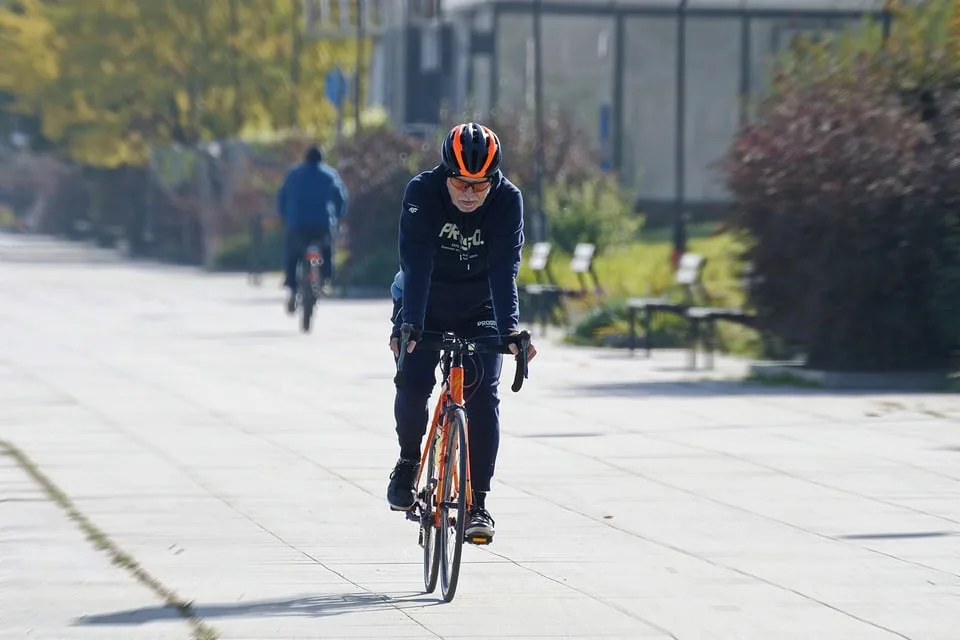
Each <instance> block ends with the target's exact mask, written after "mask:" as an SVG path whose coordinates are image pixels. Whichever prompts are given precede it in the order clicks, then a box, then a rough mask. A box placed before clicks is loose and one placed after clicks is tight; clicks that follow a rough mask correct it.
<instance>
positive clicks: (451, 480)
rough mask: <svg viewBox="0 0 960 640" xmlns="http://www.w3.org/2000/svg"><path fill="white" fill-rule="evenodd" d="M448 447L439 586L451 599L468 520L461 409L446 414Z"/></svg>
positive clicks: (443, 472) (464, 428)
mask: <svg viewBox="0 0 960 640" xmlns="http://www.w3.org/2000/svg"><path fill="white" fill-rule="evenodd" d="M446 419H447V425H446V427H447V433H448V434H449V436H448V438H447V451H446V455H445V456H444V458H443V468H442V469H441V475H442V477H443V502H442V503H441V506H440V534H441V535H440V541H441V545H440V546H441V549H442V554H441V556H440V569H441V571H440V590H441V592H442V593H443V599H444V601H445V602H450V601H451V600H453V596H454V595H455V594H456V592H457V583H458V582H459V579H460V558H461V556H462V554H463V539H464V529H465V528H466V524H467V523H466V520H467V417H466V415H465V414H464V413H463V409H454V410H453V411H451V412H450V413H449V414H447V418H446Z"/></svg>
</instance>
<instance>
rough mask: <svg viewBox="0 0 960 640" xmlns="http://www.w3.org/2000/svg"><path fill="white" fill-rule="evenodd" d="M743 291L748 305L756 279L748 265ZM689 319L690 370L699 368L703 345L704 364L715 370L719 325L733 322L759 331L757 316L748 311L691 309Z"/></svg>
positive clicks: (688, 314)
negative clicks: (699, 349) (700, 350)
mask: <svg viewBox="0 0 960 640" xmlns="http://www.w3.org/2000/svg"><path fill="white" fill-rule="evenodd" d="M741 283H742V286H743V290H744V292H745V293H746V299H747V305H749V304H750V300H751V298H752V295H751V294H752V291H753V286H754V284H755V283H756V277H755V276H754V273H753V268H752V267H751V266H750V265H748V266H747V267H746V269H745V270H744V273H743V274H742V277H741ZM687 318H688V320H689V321H690V368H691V369H695V368H696V366H697V347H698V346H699V345H700V344H701V343H702V346H703V351H704V364H705V365H706V368H707V369H713V355H714V352H715V351H716V349H717V323H718V322H731V323H734V324H739V325H743V326H745V327H750V328H752V329H757V316H756V314H754V313H751V312H749V311H747V310H746V309H735V308H722V307H690V308H689V309H687Z"/></svg>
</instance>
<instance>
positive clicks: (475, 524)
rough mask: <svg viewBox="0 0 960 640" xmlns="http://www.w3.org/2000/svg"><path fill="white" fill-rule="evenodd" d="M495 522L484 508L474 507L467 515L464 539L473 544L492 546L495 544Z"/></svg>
mask: <svg viewBox="0 0 960 640" xmlns="http://www.w3.org/2000/svg"><path fill="white" fill-rule="evenodd" d="M493 525H494V521H493V518H492V517H491V516H490V513H489V512H488V511H487V510H486V509H484V508H483V507H474V508H473V509H471V510H470V513H469V514H468V515H467V527H466V529H465V530H464V537H465V538H466V539H467V542H471V543H473V544H490V543H491V542H493V533H494V529H493Z"/></svg>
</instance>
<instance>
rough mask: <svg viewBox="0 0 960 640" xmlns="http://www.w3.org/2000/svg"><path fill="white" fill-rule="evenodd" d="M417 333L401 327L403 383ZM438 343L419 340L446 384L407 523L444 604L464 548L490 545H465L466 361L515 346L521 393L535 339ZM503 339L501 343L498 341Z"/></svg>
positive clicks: (443, 337)
mask: <svg viewBox="0 0 960 640" xmlns="http://www.w3.org/2000/svg"><path fill="white" fill-rule="evenodd" d="M412 332H413V329H412V327H410V326H409V325H404V326H403V327H401V332H400V357H399V359H398V360H397V377H396V378H395V379H394V381H395V382H396V383H398V384H399V382H400V377H401V376H402V375H403V364H404V360H405V359H406V355H407V344H408V343H409V341H410V338H411V335H412ZM431 335H436V336H439V340H432V339H431V338H430V337H427V338H426V339H425V340H418V341H417V346H416V348H417V349H428V350H432V351H439V352H440V353H441V357H440V363H441V371H442V375H443V380H442V382H441V385H440V397H439V399H438V400H437V406H436V409H435V410H434V412H433V420H432V421H431V423H430V430H429V432H428V433H427V440H426V442H427V446H426V447H425V448H424V451H423V458H422V460H421V461H420V473H419V474H418V476H417V484H416V486H417V501H416V502H415V503H414V505H413V508H412V509H411V510H410V511H408V512H407V518H408V519H410V520H413V521H414V522H417V523H419V524H420V540H419V543H420V546H421V547H423V584H424V586H425V587H426V591H427V593H433V591H434V590H435V589H436V588H437V578H438V576H439V577H440V579H441V580H440V587H441V592H442V594H443V599H444V601H445V602H450V601H451V600H453V596H454V595H455V594H456V591H457V582H458V580H459V577H460V558H461V555H462V552H463V543H464V542H465V541H466V542H469V543H471V544H489V543H490V542H492V540H490V539H489V538H486V537H478V538H474V539H470V540H466V534H465V528H466V524H467V523H466V520H467V514H468V513H469V512H470V508H471V507H472V503H473V490H472V488H471V483H470V445H469V442H470V431H469V428H468V424H469V423H468V421H467V414H466V409H465V407H464V399H463V371H464V369H463V357H464V356H465V355H467V356H470V355H474V354H480V353H502V354H509V353H510V350H509V345H510V344H511V343H512V344H516V345H517V346H518V347H519V352H520V353H519V354H518V355H517V356H516V362H517V368H516V374H515V376H514V379H513V385H512V386H511V389H512V390H513V392H514V393H516V392H518V391H520V387H522V386H523V381H524V379H525V378H526V377H527V374H528V372H527V347H528V345H529V344H530V334H529V333H528V332H526V331H524V332H521V333H519V334H514V335H508V336H494V337H491V338H489V340H490V341H491V342H492V343H493V344H487V343H486V340H487V339H486V338H485V339H484V341H483V342H476V341H472V340H465V339H463V338H460V337H457V336H456V335H454V334H453V333H443V334H431V333H430V332H427V333H426V336H431ZM497 338H499V340H497Z"/></svg>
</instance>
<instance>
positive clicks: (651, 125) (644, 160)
mask: <svg viewBox="0 0 960 640" xmlns="http://www.w3.org/2000/svg"><path fill="white" fill-rule="evenodd" d="M388 4H389V8H388V9H386V10H385V12H384V13H383V15H382V20H383V26H384V29H383V32H382V35H381V37H380V39H379V44H378V47H377V53H376V56H375V60H374V73H373V75H372V78H371V81H372V85H371V96H372V97H373V99H374V100H375V101H377V102H379V103H380V104H383V105H384V106H385V107H386V108H387V110H388V112H389V113H390V115H391V118H392V120H393V121H394V122H395V123H396V124H397V125H398V126H400V127H404V128H406V129H407V130H411V131H416V130H422V129H430V127H432V126H436V124H437V123H438V121H439V118H440V113H441V107H442V106H446V107H447V108H449V109H450V110H452V111H453V112H454V113H457V112H460V111H462V110H464V109H466V108H467V107H468V106H469V107H471V108H473V109H476V110H477V111H478V112H479V113H480V114H481V116H482V115H483V114H489V113H490V112H491V110H493V109H498V108H508V109H513V108H518V107H519V108H527V109H530V110H531V111H532V109H533V104H534V102H533V100H534V86H533V78H534V69H533V61H534V55H533V54H534V50H533V24H534V15H535V11H536V10H537V5H538V4H539V11H540V12H541V13H540V15H541V29H542V34H543V35H542V45H541V46H542V60H543V67H542V77H543V89H542V90H543V97H544V107H545V112H546V113H549V112H550V110H551V109H555V108H559V109H564V110H566V111H568V112H569V113H571V114H573V115H574V116H575V118H576V120H577V122H578V124H579V125H580V126H581V127H582V128H583V129H584V131H586V132H587V133H588V134H589V136H590V139H591V141H592V142H593V144H594V145H595V147H596V149H597V150H598V151H600V152H601V153H602V155H603V158H604V159H605V162H606V164H607V165H608V166H609V167H610V168H612V169H614V170H616V171H617V172H618V173H619V174H620V176H621V177H622V180H623V182H624V184H625V185H627V186H629V187H630V188H632V189H633V190H634V192H635V194H636V196H637V199H638V201H639V203H640V204H641V206H643V207H644V208H645V209H647V210H648V211H649V210H656V209H658V208H662V207H667V208H675V207H676V206H677V203H678V202H679V203H682V204H683V205H684V206H689V207H690V208H694V209H695V208H697V207H698V206H699V207H709V206H711V205H716V204H720V205H721V206H722V203H723V202H725V200H726V192H725V189H724V185H723V180H722V177H721V176H720V174H719V172H718V171H717V168H716V163H717V162H718V161H719V160H720V159H721V158H722V156H723V154H724V153H725V152H726V150H727V148H728V145H729V143H730V141H731V139H732V137H733V136H734V135H735V133H736V131H737V130H738V128H739V127H740V126H741V124H742V123H743V122H745V120H746V118H747V117H748V106H749V97H751V96H752V97H756V96H758V95H762V94H763V92H764V91H765V90H766V88H767V86H768V83H769V73H768V69H769V66H768V65H769V63H770V61H771V59H772V56H773V55H774V54H775V53H776V52H778V51H781V50H782V49H784V47H786V46H787V45H788V44H789V43H790V41H791V39H792V38H794V37H796V36H797V35H798V34H800V33H804V32H808V33H810V32H812V33H817V32H821V31H822V30H825V29H831V30H839V29H843V28H846V27H849V26H854V27H856V26H858V25H862V24H865V20H864V19H865V18H870V17H873V18H876V19H877V20H879V21H881V22H883V21H884V20H886V19H887V17H886V16H885V15H884V13H883V0H619V1H618V0H613V1H611V0H592V1H591V0H542V1H541V2H539V3H538V2H535V1H534V0H443V3H442V6H441V5H440V2H438V1H437V0H410V1H409V2H402V1H401V0H396V1H395V2H393V3H388ZM745 98H747V99H745ZM681 140H682V143H681Z"/></svg>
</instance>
